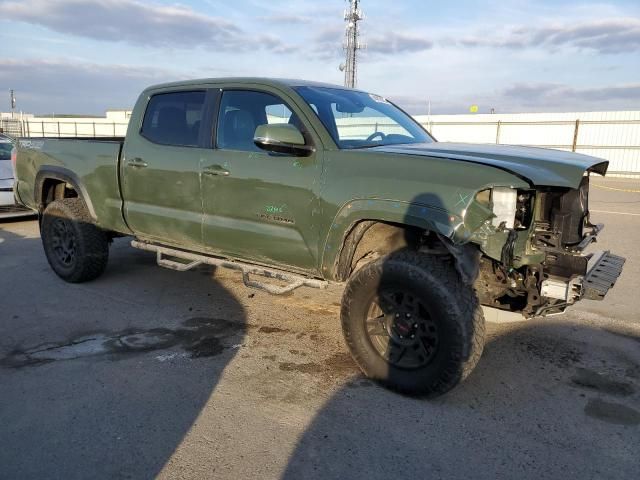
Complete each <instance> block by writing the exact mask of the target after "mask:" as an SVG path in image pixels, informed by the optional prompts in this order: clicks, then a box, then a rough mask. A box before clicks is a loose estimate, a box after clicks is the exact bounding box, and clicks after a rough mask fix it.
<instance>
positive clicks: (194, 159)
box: [121, 88, 215, 249]
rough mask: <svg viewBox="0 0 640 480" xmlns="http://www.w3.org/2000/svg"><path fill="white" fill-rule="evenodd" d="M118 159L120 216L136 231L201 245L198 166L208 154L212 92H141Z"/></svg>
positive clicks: (189, 245) (165, 240) (178, 243)
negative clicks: (146, 95)
mask: <svg viewBox="0 0 640 480" xmlns="http://www.w3.org/2000/svg"><path fill="white" fill-rule="evenodd" d="M140 102H146V105H144V104H143V105H136V109H135V110H134V111H138V112H142V111H143V112H144V114H143V115H138V116H137V117H136V118H132V119H131V122H132V125H130V127H129V131H128V132H127V137H126V140H125V144H124V154H123V161H122V162H121V178H122V196H123V199H124V212H125V218H126V220H127V223H128V225H129V227H130V228H131V229H132V230H133V232H134V233H135V234H136V235H137V236H140V237H144V238H149V239H151V240H156V241H160V242H162V243H167V244H173V245H176V246H181V247H183V248H194V249H198V248H199V247H200V246H201V245H202V199H201V189H200V166H201V163H202V162H203V161H205V162H206V161H208V159H209V158H208V157H209V156H210V155H211V118H212V113H211V112H212V111H213V106H214V103H215V92H213V91H211V90H207V89H206V88H202V89H198V88H192V89H181V90H176V91H161V92H158V93H155V94H151V95H150V96H148V97H147V98H141V99H140Z"/></svg>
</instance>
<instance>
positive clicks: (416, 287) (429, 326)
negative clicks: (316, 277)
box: [341, 251, 484, 397]
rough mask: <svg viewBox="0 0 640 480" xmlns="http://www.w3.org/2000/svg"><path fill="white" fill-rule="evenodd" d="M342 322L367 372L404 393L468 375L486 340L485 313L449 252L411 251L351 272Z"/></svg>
mask: <svg viewBox="0 0 640 480" xmlns="http://www.w3.org/2000/svg"><path fill="white" fill-rule="evenodd" d="M341 320H342V330H343V333H344V337H345V340H346V343H347V346H348V347H349V350H350V351H351V355H352V356H353V358H354V360H355V361H356V363H357V364H358V365H359V367H360V369H361V370H362V371H363V372H364V374H365V375H366V376H367V377H369V378H371V379H374V380H376V381H378V382H380V383H382V384H384V385H385V386H387V387H389V388H391V389H393V390H397V391H399V392H402V393H408V394H414V395H424V396H432V397H435V396H437V395H441V394H443V393H445V392H447V391H449V390H451V389H452V388H453V387H454V386H456V385H457V384H458V383H459V382H461V381H462V380H464V379H465V378H466V377H467V376H468V375H469V374H470V373H471V371H472V370H473V369H474V367H475V366H476V364H477V363H478V360H479V359H480V355H481V354H482V349H483V346H484V316H483V314H482V310H481V308H480V306H479V304H478V300H477V298H476V295H475V292H474V291H473V288H472V287H471V286H468V285H465V284H464V283H463V282H462V280H461V279H460V277H459V275H458V273H457V272H456V270H455V268H454V265H453V263H452V261H451V260H450V259H449V258H447V257H436V256H429V255H424V254H420V253H417V252H411V251H402V252H398V253H393V254H391V255H388V256H386V257H383V258H380V259H378V260H376V261H374V262H371V263H369V264H367V265H365V266H364V267H362V268H361V269H360V270H358V271H356V272H355V273H354V274H353V276H352V277H351V278H350V279H349V281H348V283H347V286H346V289H345V292H344V296H343V300H342V310H341Z"/></svg>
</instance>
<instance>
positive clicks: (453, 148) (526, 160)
mask: <svg viewBox="0 0 640 480" xmlns="http://www.w3.org/2000/svg"><path fill="white" fill-rule="evenodd" d="M371 150H373V151H377V152H383V153H391V154H401V155H419V156H424V157H437V158H449V159H452V160H459V161H463V162H472V163H478V164H482V165H488V166H491V167H495V168H499V169H501V170H506V171H508V172H510V173H513V174H514V175H516V176H518V177H520V178H523V179H524V180H526V181H527V182H528V183H530V184H531V185H532V186H549V187H568V188H578V186H579V185H580V181H581V180H582V176H583V175H584V172H587V171H588V172H595V173H599V174H600V175H604V174H605V173H606V171H607V167H608V166H609V162H607V161H606V160H602V159H601V158H597V157H590V156H588V155H581V154H578V153H572V152H563V151H561V150H550V149H547V148H536V147H519V146H508V145H475V144H471V143H447V142H434V143H418V144H403V145H385V146H380V147H374V148H372V149H371Z"/></svg>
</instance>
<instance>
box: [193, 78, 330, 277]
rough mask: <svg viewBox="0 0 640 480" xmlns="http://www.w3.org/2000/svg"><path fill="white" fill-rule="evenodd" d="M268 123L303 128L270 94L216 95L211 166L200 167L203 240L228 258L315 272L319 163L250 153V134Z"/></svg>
mask: <svg viewBox="0 0 640 480" xmlns="http://www.w3.org/2000/svg"><path fill="white" fill-rule="evenodd" d="M268 122H270V123H272V122H283V123H290V124H293V125H296V126H297V127H298V128H301V130H304V127H302V124H301V123H300V121H299V120H298V116H297V115H296V114H295V113H292V110H291V108H290V107H289V106H288V105H287V103H286V102H285V101H283V100H282V99H281V98H280V97H278V96H276V95H274V94H272V93H267V92H262V91H254V90H236V89H233V90H225V91H223V92H222V97H221V99H220V107H219V112H218V121H217V128H216V131H217V135H216V148H215V149H214V150H213V152H214V161H213V162H211V164H208V165H203V176H202V198H203V210H204V221H203V241H204V243H205V246H206V247H209V248H211V249H213V250H218V249H219V250H221V251H222V252H224V253H225V254H226V255H229V256H232V257H237V258H241V259H245V260H249V261H253V262H257V263H263V264H275V265H287V266H291V267H297V268H298V269H300V270H302V271H305V272H309V273H314V272H316V270H317V265H318V228H317V226H318V222H314V217H315V216H317V215H318V213H319V208H320V206H319V201H318V196H317V194H318V189H319V179H320V173H321V158H320V156H319V154H318V153H314V154H313V155H311V156H309V157H295V156H289V155H283V154H273V153H267V152H265V151H264V150H261V149H259V148H258V147H256V146H255V145H254V143H253V136H254V132H255V129H256V127H257V126H258V125H260V124H264V123H268ZM303 135H305V137H306V138H307V139H308V138H309V134H308V133H307V132H304V131H303ZM308 141H309V140H308Z"/></svg>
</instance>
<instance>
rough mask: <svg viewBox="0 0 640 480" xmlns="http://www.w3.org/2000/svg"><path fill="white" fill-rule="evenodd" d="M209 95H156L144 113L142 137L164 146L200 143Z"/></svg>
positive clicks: (191, 145)
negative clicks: (201, 127) (206, 101)
mask: <svg viewBox="0 0 640 480" xmlns="http://www.w3.org/2000/svg"><path fill="white" fill-rule="evenodd" d="M205 96H206V92H205V91H192V92H185V91H181V92H171V93H161V94H158V95H154V96H153V97H151V99H150V100H149V103H148V105H147V110H146V111H145V114H144V119H143V121H142V130H141V134H142V136H144V137H145V138H147V139H148V140H150V141H152V142H154V143H159V144H162V145H175V146H183V147H197V146H199V145H200V143H201V142H200V141H199V137H200V125H201V123H202V120H203V116H204V109H205Z"/></svg>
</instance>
